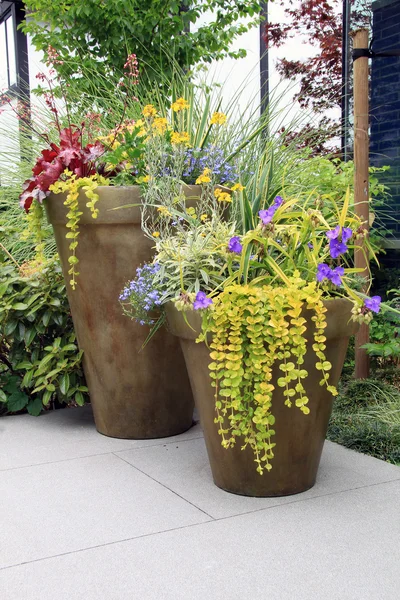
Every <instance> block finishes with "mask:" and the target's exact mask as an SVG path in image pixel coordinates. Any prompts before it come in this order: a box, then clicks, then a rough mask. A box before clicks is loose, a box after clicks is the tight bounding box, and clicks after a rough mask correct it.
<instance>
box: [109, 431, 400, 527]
mask: <svg viewBox="0 0 400 600" xmlns="http://www.w3.org/2000/svg"><path fill="white" fill-rule="evenodd" d="M227 452H229V450H227ZM117 455H118V456H120V457H121V458H123V459H124V460H127V461H128V462H130V463H131V464H133V465H134V466H135V467H137V468H138V469H140V470H141V471H142V472H144V473H146V474H148V475H150V476H151V477H153V478H154V479H155V480H157V481H159V482H161V483H163V484H164V485H166V486H167V487H168V488H170V489H172V490H174V491H175V492H176V493H177V494H179V495H180V496H182V497H183V498H186V499H187V500H188V501H189V502H191V503H193V504H194V505H195V506H198V507H199V508H201V509H202V510H204V511H205V512H206V513H208V514H209V515H211V516H212V517H214V518H216V519H218V518H222V517H228V516H232V515H237V514H242V513H246V512H249V511H254V510H259V509H260V508H267V507H271V506H276V505H279V504H286V503H288V502H291V499H290V498H291V497H283V498H247V497H244V496H236V495H233V494H229V493H227V492H224V491H223V490H220V489H219V488H217V487H216V486H215V485H214V483H213V480H212V475H211V470H210V467H209V462H208V457H207V452H206V448H205V443H204V440H203V439H195V440H188V441H185V442H177V443H176V444H168V445H166V446H154V447H151V448H145V449H135V450H127V451H123V452H118V453H117ZM264 477H268V475H264ZM396 479H398V480H400V467H397V466H395V465H390V464H388V463H385V462H383V461H380V460H376V459H374V458H371V457H368V456H365V455H363V454H360V453H357V452H353V451H351V450H348V449H346V448H343V447H342V446H339V445H337V444H333V443H331V442H326V443H325V447H324V451H323V455H322V459H321V465H320V469H319V473H318V479H317V483H316V485H315V486H314V487H313V488H312V489H311V490H308V491H307V492H305V493H304V494H300V495H299V496H297V497H298V498H301V499H304V498H312V497H314V496H323V495H326V494H332V493H334V492H339V491H343V490H349V489H354V488H358V487H363V486H367V485H372V484H376V483H381V482H386V481H391V480H396Z"/></svg>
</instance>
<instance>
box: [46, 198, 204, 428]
mask: <svg viewBox="0 0 400 600" xmlns="http://www.w3.org/2000/svg"><path fill="white" fill-rule="evenodd" d="M97 191H98V193H99V202H98V205H97V206H98V208H99V215H98V218H97V219H96V220H94V219H93V218H92V216H91V214H90V211H89V209H88V208H87V207H86V202H87V199H86V197H85V196H84V195H83V194H82V193H81V196H80V198H79V205H80V210H81V211H82V213H83V214H82V216H81V218H80V225H79V231H80V233H79V238H78V241H79V245H78V248H77V257H78V258H79V268H78V271H79V273H80V274H79V277H78V280H77V282H78V283H77V287H76V289H75V291H73V290H72V289H71V288H70V286H69V283H68V281H69V276H68V275H67V271H68V268H69V265H68V257H69V255H70V251H69V248H68V246H69V241H70V240H68V239H66V237H65V236H66V233H67V232H68V229H67V227H66V223H67V218H66V213H67V209H66V208H65V206H64V204H63V201H64V200H65V197H64V196H63V195H51V196H50V197H49V198H48V199H47V201H46V211H47V215H48V219H49V221H50V223H51V224H52V226H53V229H54V235H55V238H56V242H57V248H58V253H59V255H60V259H61V264H62V268H63V272H64V277H65V279H66V282H67V292H68V300H69V303H70V307H71V312H72V318H73V322H74V327H75V330H76V334H77V338H78V343H79V347H80V348H81V349H82V350H83V351H84V355H83V364H84V371H85V376H86V380H87V384H88V387H89V392H90V398H91V403H92V405H93V413H94V418H95V423H96V428H97V430H98V431H99V432H100V433H103V434H105V435H108V436H111V437H117V438H132V439H148V438H159V437H166V436H171V435H176V434H179V433H182V432H183V431H185V430H187V429H188V428H189V427H190V426H191V425H192V416H193V397H192V392H191V388H190V383H189V379H188V376H187V372H186V367H185V362H184V359H183V355H182V352H181V349H180V346H179V342H178V340H177V338H176V337H174V336H172V335H171V334H170V333H169V332H168V331H167V330H166V329H165V328H164V329H162V330H159V331H158V332H157V334H156V335H155V336H154V337H153V339H152V340H151V341H150V342H149V343H148V345H147V346H145V348H143V349H142V345H143V343H144V341H145V340H146V338H147V336H148V333H149V328H148V327H143V326H141V325H139V324H138V323H136V322H135V321H132V320H130V319H129V318H128V317H126V316H125V315H123V313H122V309H121V305H120V304H119V301H118V296H119V293H120V292H121V290H122V288H123V287H124V285H125V284H126V282H127V281H128V280H130V279H133V278H134V277H135V271H136V268H137V267H138V266H139V265H141V264H143V263H144V262H147V261H151V259H152V256H153V249H152V246H153V243H152V242H151V240H149V239H147V238H146V237H145V236H144V235H143V233H142V231H141V225H140V223H141V216H140V206H139V205H140V188H139V187H136V186H132V187H99V188H98V190H97ZM190 194H193V191H192V190H190V189H188V195H190ZM131 204H136V205H137V206H134V207H130V208H122V209H118V210H114V209H116V208H117V207H121V206H126V205H131Z"/></svg>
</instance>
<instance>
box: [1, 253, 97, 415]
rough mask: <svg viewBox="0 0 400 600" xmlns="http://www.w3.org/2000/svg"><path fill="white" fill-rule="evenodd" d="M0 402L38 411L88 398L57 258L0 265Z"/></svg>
mask: <svg viewBox="0 0 400 600" xmlns="http://www.w3.org/2000/svg"><path fill="white" fill-rule="evenodd" d="M0 269H1V270H0V402H1V403H2V404H3V411H2V412H4V411H6V412H18V411H20V410H23V409H26V410H27V411H28V412H29V413H30V414H32V415H38V414H39V413H40V412H41V410H42V409H43V407H48V406H51V405H53V404H54V403H60V402H61V403H68V402H74V403H76V404H79V405H82V404H84V402H85V400H86V399H87V388H86V386H85V381H84V376H83V371H82V365H81V363H82V352H81V351H79V350H78V347H77V344H76V336H75V333H74V329H73V324H72V319H71V314H70V309H69V305H68V301H67V296H66V290H65V284H64V281H63V277H62V273H61V268H60V266H59V263H58V261H57V260H56V259H52V260H50V261H49V262H48V263H47V264H46V266H44V267H41V268H38V265H37V263H35V262H33V261H31V262H26V263H24V264H22V265H21V266H20V267H19V268H18V267H17V265H15V264H13V263H11V262H10V261H8V262H3V264H1V265H0Z"/></svg>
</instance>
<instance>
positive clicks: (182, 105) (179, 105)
mask: <svg viewBox="0 0 400 600" xmlns="http://www.w3.org/2000/svg"><path fill="white" fill-rule="evenodd" d="M171 108H172V110H173V111H174V112H180V111H181V110H186V109H187V108H189V103H188V102H187V101H186V100H185V99H184V98H178V100H177V101H176V102H173V103H172V104H171Z"/></svg>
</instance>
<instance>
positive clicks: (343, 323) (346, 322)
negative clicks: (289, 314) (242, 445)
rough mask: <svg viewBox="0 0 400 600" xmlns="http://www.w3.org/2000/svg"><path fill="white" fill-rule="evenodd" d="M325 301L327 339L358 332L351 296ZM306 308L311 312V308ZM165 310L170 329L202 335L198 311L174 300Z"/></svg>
mask: <svg viewBox="0 0 400 600" xmlns="http://www.w3.org/2000/svg"><path fill="white" fill-rule="evenodd" d="M323 302H324V305H325V306H326V308H327V309H328V312H327V313H326V316H327V323H328V325H327V328H326V330H325V334H324V335H326V338H327V340H332V339H338V338H342V337H351V336H352V335H355V334H356V333H357V331H358V329H359V327H360V325H359V323H357V322H355V321H353V320H351V316H352V314H351V310H352V308H353V303H352V301H351V300H350V299H349V298H324V299H323ZM305 310H306V311H307V312H310V313H311V310H307V309H305ZM165 312H166V315H167V320H168V326H169V329H170V331H171V332H172V333H173V334H174V335H176V336H177V337H180V338H183V339H187V340H196V339H197V337H198V336H199V335H200V333H201V324H202V316H201V314H199V313H198V312H196V311H194V310H193V309H190V310H187V311H179V310H178V309H177V308H176V307H175V305H174V304H173V303H172V302H168V303H167V304H166V305H165ZM184 315H185V316H186V320H187V322H186V320H185V317H184ZM335 317H336V318H335ZM188 324H189V325H188Z"/></svg>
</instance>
